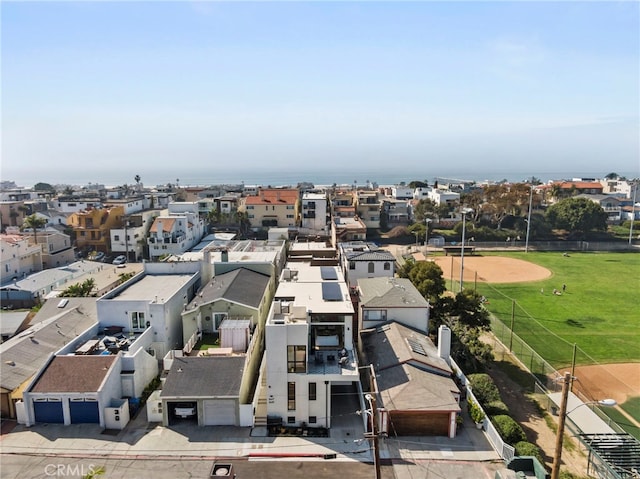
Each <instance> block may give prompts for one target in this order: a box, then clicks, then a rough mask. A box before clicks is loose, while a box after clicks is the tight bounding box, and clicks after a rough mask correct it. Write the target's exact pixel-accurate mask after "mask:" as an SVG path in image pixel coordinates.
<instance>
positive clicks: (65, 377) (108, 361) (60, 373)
mask: <svg viewBox="0 0 640 479" xmlns="http://www.w3.org/2000/svg"><path fill="white" fill-rule="evenodd" d="M116 359H117V356H56V357H54V358H53V360H52V361H51V363H49V365H48V366H47V368H46V369H45V370H44V372H43V373H42V375H41V376H40V377H39V378H38V380H37V381H36V383H35V384H34V385H33V386H32V387H31V390H30V392H36V393H38V392H42V393H67V392H74V393H87V392H96V391H98V390H99V389H100V386H101V385H102V382H103V381H104V378H105V377H106V376H107V373H108V372H109V369H110V368H111V366H112V365H113V363H114V362H115V361H116Z"/></svg>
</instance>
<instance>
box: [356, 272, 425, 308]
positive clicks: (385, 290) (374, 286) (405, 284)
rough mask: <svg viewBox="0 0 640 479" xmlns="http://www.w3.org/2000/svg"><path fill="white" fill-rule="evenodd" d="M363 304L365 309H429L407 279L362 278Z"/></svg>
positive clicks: (361, 296)
mask: <svg viewBox="0 0 640 479" xmlns="http://www.w3.org/2000/svg"><path fill="white" fill-rule="evenodd" d="M358 288H359V289H360V299H361V304H362V306H363V307H365V308H377V307H385V308H407V307H412V308H427V307H429V303H428V301H427V300H426V299H424V297H423V296H422V295H421V294H420V292H419V291H418V290H417V289H416V287H415V286H414V285H413V283H411V281H410V280H409V279H407V278H382V277H381V278H361V279H359V280H358Z"/></svg>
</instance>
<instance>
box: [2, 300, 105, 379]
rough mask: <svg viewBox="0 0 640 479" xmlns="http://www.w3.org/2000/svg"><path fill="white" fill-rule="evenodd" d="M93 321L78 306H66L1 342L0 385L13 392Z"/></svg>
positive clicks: (93, 323)
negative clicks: (0, 365)
mask: <svg viewBox="0 0 640 479" xmlns="http://www.w3.org/2000/svg"><path fill="white" fill-rule="evenodd" d="M94 299H95V298H94ZM96 323H97V319H96V316H95V314H92V313H91V312H86V311H84V310H83V309H82V308H78V307H76V308H72V309H69V307H68V306H67V307H66V308H64V310H63V311H61V312H60V313H58V314H57V315H54V316H52V317H50V318H48V319H47V320H45V321H41V322H39V323H37V324H35V325H33V326H31V327H29V328H28V329H26V330H25V331H23V332H22V333H20V334H19V335H18V336H16V337H14V338H11V339H10V340H9V341H6V342H4V343H2V344H1V345H0V355H1V356H2V362H3V364H2V368H1V369H0V386H1V387H3V388H5V389H8V390H9V391H13V390H14V389H16V388H17V387H18V386H20V385H21V384H22V383H23V382H24V381H26V380H27V379H29V378H30V377H31V376H33V375H34V374H35V373H36V372H37V371H38V370H39V369H40V368H41V367H42V366H43V365H44V363H45V362H46V360H47V359H48V358H49V356H50V355H51V354H52V353H55V352H56V351H58V350H59V349H60V348H62V347H63V346H64V345H65V344H67V343H69V341H72V340H74V339H75V338H76V337H77V336H78V335H79V334H81V333H82V332H84V331H86V330H87V329H89V328H90V327H92V326H94V325H95V324H96Z"/></svg>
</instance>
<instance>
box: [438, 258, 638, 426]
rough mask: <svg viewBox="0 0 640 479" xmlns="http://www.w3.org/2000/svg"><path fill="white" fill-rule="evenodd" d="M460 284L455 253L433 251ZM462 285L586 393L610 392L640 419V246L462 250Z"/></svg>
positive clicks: (450, 281)
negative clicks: (631, 249)
mask: <svg viewBox="0 0 640 479" xmlns="http://www.w3.org/2000/svg"><path fill="white" fill-rule="evenodd" d="M434 261H436V262H437V263H438V264H439V265H440V267H441V268H442V269H443V273H444V277H445V279H446V280H447V286H448V287H450V288H451V289H452V290H453V291H454V292H457V291H458V290H459V281H460V271H461V268H460V257H459V256H456V257H448V256H447V257H445V256H437V257H435V258H434ZM463 280H464V287H465V288H467V289H468V288H475V289H476V290H477V291H478V293H480V294H482V295H484V296H485V298H486V300H487V302H486V307H487V309H489V311H490V312H491V313H492V314H493V315H494V316H495V317H497V318H499V319H500V320H501V321H502V322H503V323H505V324H506V326H511V324H513V330H514V332H515V333H516V334H517V335H518V336H520V337H521V338H522V339H523V340H524V341H525V342H526V343H527V344H528V345H530V346H531V347H532V348H533V349H534V350H535V351H536V352H537V353H538V354H539V355H540V356H542V357H543V358H544V359H545V360H546V361H547V362H549V363H550V364H551V365H552V366H553V367H555V368H556V369H560V368H565V367H567V366H570V365H571V362H572V359H573V354H574V344H575V345H576V346H577V347H576V348H575V351H576V352H577V353H576V357H575V359H576V364H577V368H576V373H575V375H576V377H577V378H578V380H579V382H580V388H581V389H582V390H583V392H584V394H585V395H586V396H587V397H590V398H603V397H607V398H608V397H613V398H614V399H616V400H617V401H618V402H619V404H620V405H621V407H622V409H623V411H624V412H625V413H627V414H628V415H630V416H632V417H633V418H634V420H633V421H632V422H634V423H635V424H636V427H639V426H640V424H638V421H640V407H638V404H640V308H639V306H638V303H639V302H640V254H637V253H606V252H605V253H600V252H585V253H569V254H563V253H560V252H528V253H524V252H509V253H505V252H500V253H485V252H482V253H481V254H477V255H473V256H465V258H464V277H463Z"/></svg>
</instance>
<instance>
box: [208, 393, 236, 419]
mask: <svg viewBox="0 0 640 479" xmlns="http://www.w3.org/2000/svg"><path fill="white" fill-rule="evenodd" d="M202 424H203V425H205V426H235V425H236V402H235V401H234V400H233V399H210V400H206V401H204V420H203V422H202Z"/></svg>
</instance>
